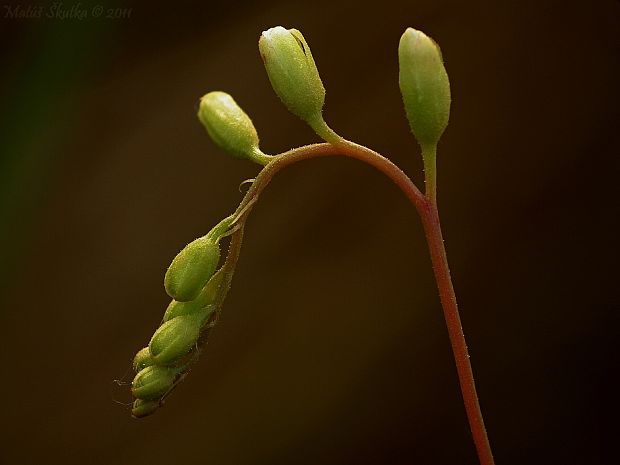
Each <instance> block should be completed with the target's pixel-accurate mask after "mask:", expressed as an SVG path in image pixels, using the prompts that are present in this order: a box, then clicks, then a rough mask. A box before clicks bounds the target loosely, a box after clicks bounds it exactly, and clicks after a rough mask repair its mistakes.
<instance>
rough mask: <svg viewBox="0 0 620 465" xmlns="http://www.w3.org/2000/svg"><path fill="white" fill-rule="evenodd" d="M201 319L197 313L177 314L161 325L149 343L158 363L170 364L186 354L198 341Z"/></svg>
mask: <svg viewBox="0 0 620 465" xmlns="http://www.w3.org/2000/svg"><path fill="white" fill-rule="evenodd" d="M198 336H200V321H199V318H198V317H197V316H195V315H182V316H177V317H176V318H173V319H171V320H169V321H167V322H165V323H164V324H163V325H161V326H160V327H159V329H158V330H157V331H155V334H153V337H152V338H151V342H150V343H149V349H150V352H151V357H152V358H153V360H154V361H155V363H157V364H158V365H169V364H171V363H174V362H176V361H178V360H179V359H180V358H181V357H183V356H184V355H186V354H187V353H188V352H189V351H190V350H192V348H193V347H194V345H195V344H196V341H198Z"/></svg>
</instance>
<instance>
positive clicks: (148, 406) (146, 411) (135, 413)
mask: <svg viewBox="0 0 620 465" xmlns="http://www.w3.org/2000/svg"><path fill="white" fill-rule="evenodd" d="M158 408H159V401H158V400H142V399H136V400H135V401H134V403H133V407H132V409H131V416H132V417H134V418H143V417H147V416H149V415H151V414H152V413H153V412H155V410H157V409H158Z"/></svg>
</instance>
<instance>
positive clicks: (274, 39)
mask: <svg viewBox="0 0 620 465" xmlns="http://www.w3.org/2000/svg"><path fill="white" fill-rule="evenodd" d="M259 50H260V54H261V57H262V59H263V62H264V64H265V69H266V71H267V74H268V76H269V80H270V82H271V85H272V87H273V89H274V90H275V92H276V94H277V95H278V96H279V97H280V99H281V100H282V102H283V103H284V105H285V106H286V107H287V108H288V109H289V110H290V111H291V112H292V113H293V114H295V115H297V116H298V117H299V118H301V119H302V120H303V121H305V122H306V123H307V124H308V125H310V127H312V128H313V129H314V131H315V132H316V133H317V134H318V135H319V136H320V137H321V138H322V139H323V140H325V141H326V143H321V144H312V145H306V146H302V147H298V148H295V149H292V150H289V151H287V152H285V153H282V154H279V155H274V156H270V155H266V154H264V153H263V152H262V151H261V150H260V148H259V139H258V134H257V132H256V129H255V128H254V125H253V124H252V121H251V119H250V118H249V116H248V115H247V114H246V113H245V112H244V111H243V110H242V109H241V108H240V107H239V105H237V103H236V102H235V100H234V99H233V98H232V97H231V96H230V95H228V94H226V93H224V92H220V91H215V92H209V93H208V94H206V95H205V96H204V97H203V98H202V99H201V101H200V109H199V112H198V117H199V119H200V121H201V122H202V123H203V125H204V126H205V128H206V130H207V132H208V133H209V135H210V136H211V138H212V139H213V141H214V142H215V143H216V144H217V145H218V146H219V147H220V148H222V149H223V150H224V151H226V152H228V153H229V154H230V155H231V156H234V157H236V158H243V159H247V160H250V161H254V162H256V163H258V164H259V165H262V166H263V168H262V170H261V171H260V173H259V174H258V175H257V176H256V178H255V179H254V180H253V182H252V184H251V186H250V188H249V190H248V191H247V193H246V195H245V196H244V198H243V199H242V201H241V203H240V204H239V206H238V207H237V209H236V210H235V212H234V213H233V214H232V215H230V216H229V217H227V218H225V219H223V220H222V221H221V222H220V223H218V224H217V225H216V226H215V227H214V228H213V229H212V230H211V231H210V232H209V233H207V234H206V235H205V236H203V237H201V238H198V239H196V240H194V241H192V242H190V243H189V244H188V245H187V246H186V247H185V248H184V249H183V250H182V251H181V252H179V254H178V255H177V256H176V257H175V258H174V260H173V261H172V264H171V265H170V268H169V269H168V271H167V272H166V277H165V280H164V284H165V289H166V292H167V293H168V294H169V295H170V297H171V298H172V299H173V300H172V301H171V303H170V304H169V306H168V308H167V309H166V311H165V313H164V316H163V319H162V324H161V326H160V327H159V328H158V329H157V330H156V331H155V334H154V335H153V337H152V338H151V341H150V343H149V344H148V347H145V348H143V349H141V350H140V351H139V352H138V353H137V354H136V356H135V358H134V364H133V365H134V369H135V371H136V372H137V374H136V376H135V378H134V380H133V383H132V394H133V395H134V397H135V401H134V404H133V409H132V414H133V416H134V417H136V418H140V417H144V416H148V415H150V414H152V413H154V412H155V411H156V410H157V409H158V408H159V407H161V405H162V404H163V401H164V399H165V398H166V397H167V396H168V395H169V393H170V392H171V391H172V390H173V389H174V387H175V386H176V385H177V384H178V383H179V381H181V380H182V379H183V378H184V377H185V375H186V374H187V372H188V371H189V369H190V367H191V365H192V363H194V362H195V361H196V359H197V358H198V353H199V348H200V346H201V344H202V343H203V342H204V341H205V340H206V337H207V335H208V333H209V331H210V330H211V328H213V326H214V325H215V323H216V321H217V318H218V316H219V314H220V312H221V308H222V304H223V301H224V298H225V296H226V294H227V292H228V290H229V288H230V283H231V280H232V276H233V273H234V270H235V266H236V263H237V259H238V257H239V252H240V249H241V243H242V240H243V227H244V225H245V222H246V220H247V218H248V216H249V215H250V213H251V211H252V208H253V207H254V205H255V204H256V202H257V201H258V199H259V197H260V194H261V193H262V191H263V190H264V189H265V188H266V187H267V185H268V184H269V182H270V181H271V179H272V178H273V176H275V174H276V173H278V172H279V171H280V170H282V169H284V168H286V167H287V166H289V165H292V164H294V163H297V162H299V161H302V160H307V159H310V158H316V157H324V156H336V155H338V156H347V157H351V158H355V159H358V160H360V161H362V162H364V163H367V164H369V165H371V166H373V167H374V168H376V169H377V170H379V171H380V172H382V173H383V174H385V175H386V176H388V177H389V178H390V179H391V180H392V181H393V182H394V183H395V184H396V185H397V186H398V187H399V188H400V189H401V191H402V192H403V193H404V194H405V195H406V196H407V198H408V199H409V200H410V202H411V203H412V205H413V206H414V207H415V208H416V210H417V211H418V213H419V215H420V219H421V221H422V224H423V226H424V231H425V233H426V239H427V243H428V248H429V252H430V256H431V260H432V263H433V271H434V273H435V278H436V281H437V288H438V290H439V297H440V300H441V304H442V307H443V311H444V316H445V319H446V325H447V328H448V333H449V336H450V342H451V345H452V349H453V353H454V358H455V362H456V368H457V372H458V375H459V381H460V385H461V392H462V394H463V401H464V404H465V410H466V413H467V418H468V420H469V424H470V427H471V431H472V436H473V440H474V444H475V446H476V450H477V452H478V457H479V460H480V463H481V464H482V465H492V464H493V463H494V462H493V455H492V453H491V448H490V445H489V440H488V437H487V433H486V429H485V426H484V421H483V418H482V413H481V410H480V405H479V401H478V396H477V393H476V386H475V383H474V377H473V372H472V368H471V363H470V361H469V354H468V350H467V345H466V343H465V337H464V335H463V330H462V327H461V320H460V316H459V312H458V307H457V303H456V296H455V293H454V288H453V286H452V280H451V277H450V270H449V267H448V261H447V256H446V250H445V247H444V242H443V237H442V232H441V225H440V222H439V212H438V208H437V196H436V191H437V182H436V179H437V176H436V172H437V169H436V154H437V144H438V142H439V139H440V138H441V136H442V134H443V132H444V131H445V129H446V126H447V124H448V118H449V114H450V104H451V98H450V83H449V79H448V74H447V72H446V70H445V67H444V64H443V58H442V56H441V51H440V49H439V47H438V46H437V44H436V43H435V42H434V41H433V40H432V39H431V38H429V37H428V36H426V35H425V34H424V33H423V32H421V31H417V30H415V29H412V28H408V29H407V30H406V31H405V33H404V34H403V35H402V37H401V40H400V44H399V48H398V57H399V65H400V72H399V86H400V89H401V94H402V97H403V103H404V107H405V113H406V115H407V119H408V121H409V125H410V127H411V131H412V133H413V135H414V136H415V138H416V139H417V141H418V143H419V145H420V148H421V152H422V158H423V161H424V176H425V189H424V193H422V192H421V191H420V190H419V189H418V187H417V186H416V185H415V184H414V183H413V181H411V179H410V178H409V177H408V176H407V175H406V174H405V173H404V172H403V171H402V170H401V169H400V168H399V167H398V166H396V165H395V164H394V163H392V162H391V161H390V160H388V159H387V158H385V157H383V156H382V155H380V154H378V153H377V152H375V151H373V150H371V149H369V148H367V147H364V146H362V145H359V144H356V143H354V142H351V141H349V140H346V139H344V138H343V137H341V136H340V135H338V134H337V133H336V132H335V131H333V130H332V129H331V128H330V127H329V125H328V124H327V123H326V122H325V120H324V118H323V114H322V112H323V104H324V101H325V88H324V86H323V83H322V81H321V78H320V76H319V73H318V70H317V66H316V63H315V61H314V58H313V56H312V52H311V51H310V47H309V45H308V43H307V41H306V39H305V38H304V36H303V35H302V34H301V32H299V31H298V30H296V29H288V30H287V29H285V28H283V27H280V26H278V27H275V28H272V29H269V30H267V31H265V32H263V34H262V35H261V37H260V40H259ZM227 236H230V245H229V249H228V252H227V254H226V258H225V260H224V263H223V265H222V266H221V267H220V268H219V269H218V266H219V262H220V241H221V240H222V239H223V238H225V237H227Z"/></svg>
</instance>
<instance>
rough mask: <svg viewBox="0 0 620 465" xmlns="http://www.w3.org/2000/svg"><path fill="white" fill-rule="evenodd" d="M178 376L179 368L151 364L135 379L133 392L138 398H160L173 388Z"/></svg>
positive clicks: (132, 385)
mask: <svg viewBox="0 0 620 465" xmlns="http://www.w3.org/2000/svg"><path fill="white" fill-rule="evenodd" d="M176 376H177V370H175V369H174V368H168V367H162V366H157V365H151V366H150V367H146V368H145V369H144V370H142V371H141V372H140V373H138V374H137V375H136V377H135V378H134V379H133V382H132V383H131V393H132V394H133V396H134V397H135V398H137V399H143V400H154V399H159V398H160V397H162V396H163V395H164V394H166V393H167V392H168V391H169V390H170V389H172V386H173V385H174V380H175V379H176Z"/></svg>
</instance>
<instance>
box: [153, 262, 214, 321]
mask: <svg viewBox="0 0 620 465" xmlns="http://www.w3.org/2000/svg"><path fill="white" fill-rule="evenodd" d="M224 276H225V273H224V271H223V270H222V269H220V270H219V271H218V272H217V273H215V274H214V275H213V276H212V277H211V279H209V282H207V284H206V285H205V287H203V288H202V291H200V294H198V297H196V298H195V299H194V300H191V301H189V302H178V301H176V300H173V301H172V302H170V304H169V305H168V308H166V312H165V313H164V322H166V321H169V320H172V319H173V318H175V317H177V316H181V315H197V314H198V313H203V316H202V317H201V319H202V321H203V322H205V321H206V320H207V319H208V318H209V317H210V316H211V314H212V313H213V312H214V311H215V310H216V306H215V305H213V304H214V303H215V301H216V299H217V296H218V292H219V290H220V286H221V285H222V281H223V280H224Z"/></svg>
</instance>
